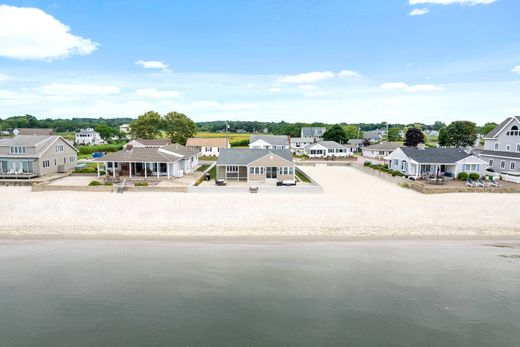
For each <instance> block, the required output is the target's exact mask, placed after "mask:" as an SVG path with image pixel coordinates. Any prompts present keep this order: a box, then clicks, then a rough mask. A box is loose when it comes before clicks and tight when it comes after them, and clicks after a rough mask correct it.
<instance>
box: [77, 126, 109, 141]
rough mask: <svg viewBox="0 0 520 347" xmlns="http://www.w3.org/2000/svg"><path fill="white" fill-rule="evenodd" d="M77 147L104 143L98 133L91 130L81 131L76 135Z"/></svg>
mask: <svg viewBox="0 0 520 347" xmlns="http://www.w3.org/2000/svg"><path fill="white" fill-rule="evenodd" d="M76 143H77V144H78V145H100V144H103V143H105V141H103V139H102V138H101V136H100V135H99V133H98V132H97V131H94V129H92V128H86V129H81V130H80V131H78V132H77V133H76Z"/></svg>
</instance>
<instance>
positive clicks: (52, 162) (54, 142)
mask: <svg viewBox="0 0 520 347" xmlns="http://www.w3.org/2000/svg"><path fill="white" fill-rule="evenodd" d="M77 153H78V151H77V150H76V148H74V146H72V145H71V144H70V143H69V142H67V141H66V140H65V139H63V138H62V137H61V136H49V135H47V136H43V135H18V136H16V137H13V138H10V139H2V140H0V178H4V179H5V178H34V177H38V176H45V175H49V174H53V173H59V172H68V171H71V170H73V169H74V167H75V166H76V162H77V158H78V155H77Z"/></svg>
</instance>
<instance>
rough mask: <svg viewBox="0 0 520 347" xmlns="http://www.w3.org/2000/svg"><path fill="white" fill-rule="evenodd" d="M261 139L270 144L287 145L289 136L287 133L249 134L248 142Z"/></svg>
mask: <svg viewBox="0 0 520 347" xmlns="http://www.w3.org/2000/svg"><path fill="white" fill-rule="evenodd" d="M258 140H262V141H265V142H267V143H268V144H270V145H272V146H289V136H287V135H251V137H250V138H249V143H253V142H255V141H258Z"/></svg>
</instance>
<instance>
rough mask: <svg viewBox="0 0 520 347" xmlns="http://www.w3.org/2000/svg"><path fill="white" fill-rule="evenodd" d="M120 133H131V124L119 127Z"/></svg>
mask: <svg viewBox="0 0 520 347" xmlns="http://www.w3.org/2000/svg"><path fill="white" fill-rule="evenodd" d="M119 131H120V132H122V133H123V134H128V133H130V124H121V125H120V126H119Z"/></svg>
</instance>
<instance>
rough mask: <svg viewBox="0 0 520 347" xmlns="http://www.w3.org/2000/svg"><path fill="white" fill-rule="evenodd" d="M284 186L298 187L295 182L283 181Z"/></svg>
mask: <svg viewBox="0 0 520 347" xmlns="http://www.w3.org/2000/svg"><path fill="white" fill-rule="evenodd" d="M282 185H284V186H295V185H296V181H294V180H283V181H282Z"/></svg>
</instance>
